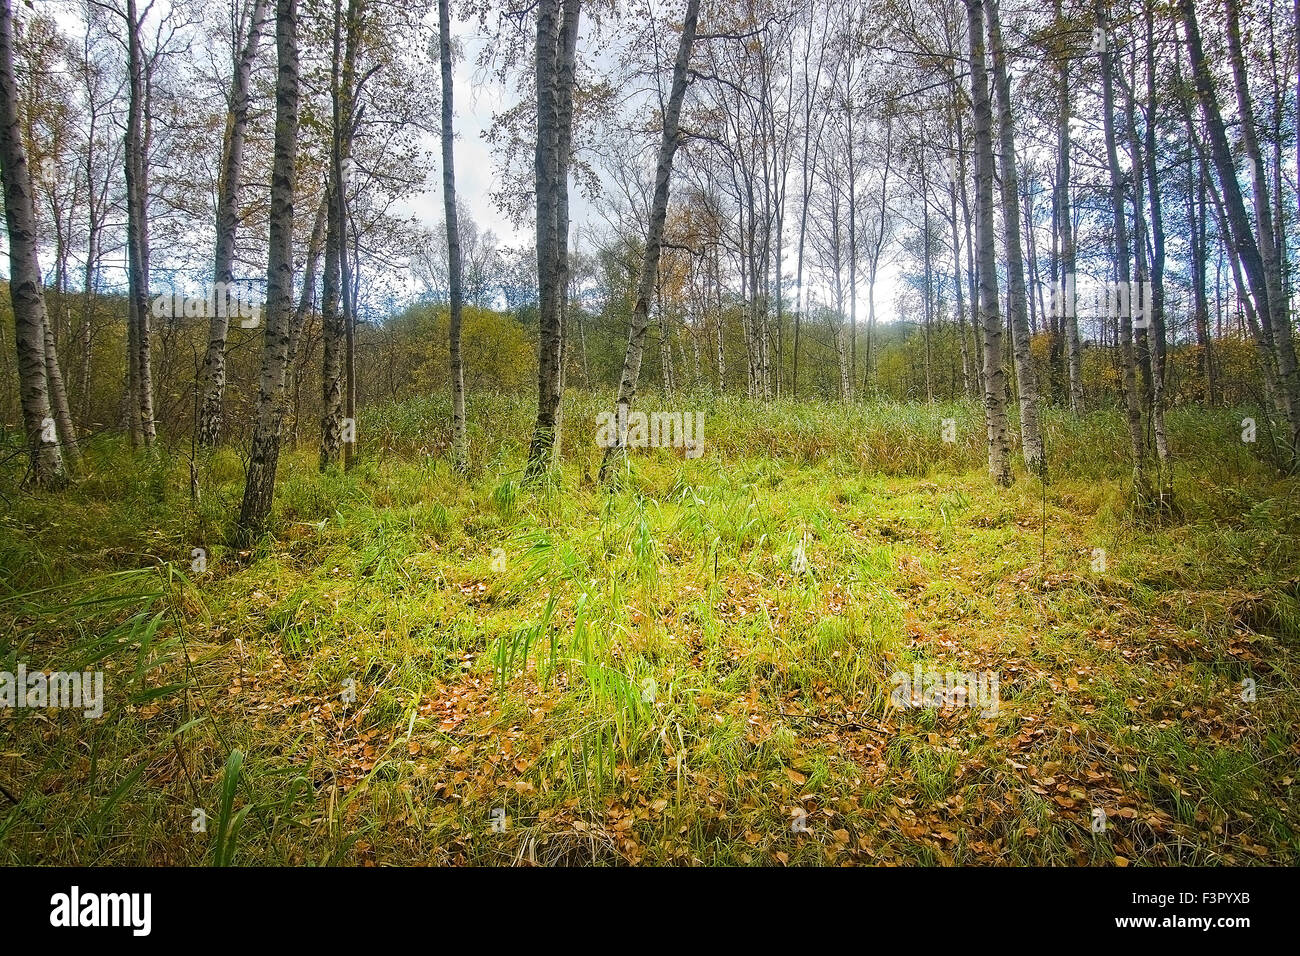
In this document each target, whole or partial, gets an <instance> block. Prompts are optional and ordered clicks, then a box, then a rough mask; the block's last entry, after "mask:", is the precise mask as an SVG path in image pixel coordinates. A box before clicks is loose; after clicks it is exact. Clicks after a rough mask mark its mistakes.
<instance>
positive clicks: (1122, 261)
mask: <svg viewBox="0 0 1300 956" xmlns="http://www.w3.org/2000/svg"><path fill="white" fill-rule="evenodd" d="M1104 3H1105V0H1097V2H1096V7H1095V9H1096V15H1097V26H1098V29H1099V30H1100V31H1101V33H1100V34H1099V36H1101V37H1103V40H1102V43H1101V50H1100V58H1101V91H1102V93H1101V95H1102V128H1103V133H1104V135H1105V139H1106V163H1107V166H1108V168H1109V171H1110V203H1111V219H1112V222H1113V227H1114V230H1115V245H1114V259H1115V274H1116V278H1117V281H1118V283H1119V288H1120V289H1121V290H1129V289H1131V288H1132V285H1131V272H1130V269H1129V242H1128V224H1127V220H1126V219H1125V217H1124V178H1123V171H1122V170H1121V169H1120V167H1119V151H1118V148H1117V146H1116V141H1115V93H1114V77H1113V75H1112V72H1111V71H1112V69H1113V66H1112V60H1111V52H1110V32H1109V30H1108V29H1107V27H1108V25H1109V24H1108V21H1107V16H1106V8H1105V6H1104ZM1132 298H1133V297H1132V295H1131V294H1130V295H1129V300H1130V302H1131V300H1132ZM1119 299H1120V308H1119V310H1118V311H1119V316H1118V319H1119V346H1120V358H1121V362H1122V375H1123V390H1124V406H1125V414H1126V420H1127V422H1128V431H1129V444H1130V447H1131V451H1132V455H1133V490H1134V493H1135V494H1136V496H1137V497H1138V500H1139V501H1142V502H1145V501H1146V499H1147V497H1148V487H1147V480H1146V442H1145V440H1144V438H1143V435H1142V405H1141V399H1140V397H1139V395H1138V387H1137V356H1136V355H1135V353H1134V348H1133V311H1132V308H1131V307H1125V305H1124V302H1123V292H1121V294H1120V296H1119Z"/></svg>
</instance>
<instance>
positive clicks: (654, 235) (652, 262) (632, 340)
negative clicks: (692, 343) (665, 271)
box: [599, 0, 700, 484]
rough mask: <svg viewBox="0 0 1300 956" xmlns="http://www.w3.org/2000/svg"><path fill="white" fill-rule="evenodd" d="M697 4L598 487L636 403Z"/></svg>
mask: <svg viewBox="0 0 1300 956" xmlns="http://www.w3.org/2000/svg"><path fill="white" fill-rule="evenodd" d="M699 13H700V0H687V2H686V16H685V19H684V20H683V21H682V35H681V39H680V41H679V42H678V45H677V59H676V61H675V62H674V64H673V84H672V88H671V90H670V91H669V94H668V104H667V106H666V107H665V109H664V127H663V137H662V139H661V140H660V143H659V158H658V160H657V161H656V163H655V192H654V200H653V202H652V204H651V206H650V222H649V227H648V229H647V230H646V244H645V256H644V258H643V259H642V262H641V275H640V277H639V279H638V282H637V292H636V305H635V306H633V308H632V322H631V327H630V328H629V329H628V335H627V351H626V352H625V353H624V355H623V374H622V375H621V377H620V378H619V383H618V399H617V404H616V408H615V413H616V414H615V420H616V421H617V422H618V431H617V435H616V440H615V443H614V444H613V445H610V446H608V447H607V448H606V449H605V455H604V458H603V459H602V461H601V463H600V477H599V480H600V482H601V483H602V484H604V483H606V482H608V481H609V480H610V478H611V477H612V476H613V475H614V473H615V471H616V469H617V467H618V462H619V459H620V456H621V455H622V454H623V453H624V449H625V448H626V446H627V424H626V423H627V419H628V412H629V411H630V410H631V407H632V400H633V399H634V398H636V388H637V381H638V379H639V378H640V375H641V358H642V354H643V353H644V350H645V334H646V327H647V326H648V325H649V324H650V296H651V294H652V293H653V292H654V287H655V283H656V280H657V278H658V275H659V256H660V253H661V251H662V248H663V236H664V221H665V220H666V219H667V217H668V185H669V181H670V180H671V179H672V172H673V156H674V155H675V154H676V152H677V146H678V143H679V142H680V139H681V137H680V123H681V112H682V100H683V99H684V98H685V96H686V81H687V69H688V68H689V66H690V61H691V49H692V47H693V46H694V44H695V27H696V23H697V21H698V19H699Z"/></svg>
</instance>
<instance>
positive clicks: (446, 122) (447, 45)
mask: <svg viewBox="0 0 1300 956" xmlns="http://www.w3.org/2000/svg"><path fill="white" fill-rule="evenodd" d="M450 6H451V0H438V59H439V61H440V63H441V66H442V201H443V205H444V206H445V207H446V216H447V276H448V280H447V285H448V288H449V290H450V300H451V301H450V304H449V307H450V311H451V316H450V319H449V332H448V353H449V356H450V361H451V459H452V464H453V465H454V466H455V468H456V470H457V471H458V472H460V473H461V474H464V473H465V472H466V471H468V470H469V444H468V439H467V437H466V434H465V371H464V368H463V367H462V365H461V358H460V323H461V284H460V278H461V265H460V224H459V222H458V220H457V217H456V168H455V149H454V148H453V147H454V141H453V139H452V133H453V125H454V124H453V120H452V117H453V110H452V69H451V11H450Z"/></svg>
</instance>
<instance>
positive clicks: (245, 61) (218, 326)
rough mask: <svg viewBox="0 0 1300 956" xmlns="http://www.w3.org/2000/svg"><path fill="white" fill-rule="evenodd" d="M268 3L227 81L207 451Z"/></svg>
mask: <svg viewBox="0 0 1300 956" xmlns="http://www.w3.org/2000/svg"><path fill="white" fill-rule="evenodd" d="M267 3H268V0H253V6H252V12H251V14H250V15H249V21H248V32H247V35H246V37H245V41H244V46H243V49H242V51H241V52H240V54H239V57H238V59H237V60H236V62H235V69H234V74H233V76H232V77H231V80H230V101H229V106H228V108H227V111H226V135H225V142H224V149H223V150H222V156H221V170H220V176H219V183H218V190H217V216H216V222H217V247H216V255H215V256H214V262H213V270H212V276H213V303H214V305H215V306H216V308H214V309H213V310H212V315H211V316H210V317H209V325H208V349H207V352H206V353H205V354H204V356H203V367H202V370H201V371H200V375H199V420H198V426H197V431H198V435H197V438H198V444H199V446H200V447H203V448H211V447H213V446H215V445H216V444H217V442H218V441H219V440H220V438H221V414H222V401H223V398H224V394H225V388H226V335H227V334H228V333H229V331H230V316H229V314H228V310H227V309H226V308H223V307H222V304H223V303H225V302H227V301H228V298H227V292H228V291H229V289H230V286H231V284H232V283H233V282H234V278H235V275H234V261H235V235H236V232H237V231H238V228H239V198H240V192H241V189H242V187H243V166H244V137H245V133H246V131H247V129H248V110H249V105H250V95H249V84H250V81H251V77H252V73H253V63H254V61H255V60H256V59H257V46H258V43H259V41H260V40H261V36H262V24H263V21H264V20H265V18H266V7H267Z"/></svg>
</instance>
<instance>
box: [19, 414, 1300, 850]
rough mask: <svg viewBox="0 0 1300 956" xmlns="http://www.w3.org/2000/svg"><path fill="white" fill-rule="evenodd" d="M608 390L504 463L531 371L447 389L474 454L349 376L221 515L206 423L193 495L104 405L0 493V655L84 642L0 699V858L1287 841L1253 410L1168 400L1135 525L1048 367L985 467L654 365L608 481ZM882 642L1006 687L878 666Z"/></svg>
mask: <svg viewBox="0 0 1300 956" xmlns="http://www.w3.org/2000/svg"><path fill="white" fill-rule="evenodd" d="M602 401H604V399H603V398H602V397H599V396H591V395H582V394H571V395H570V401H569V402H567V403H566V410H565V422H566V424H565V431H564V436H563V438H564V440H563V466H562V467H561V469H559V470H558V471H557V473H556V474H555V475H554V476H553V477H552V479H551V480H549V481H548V482H546V483H544V484H542V485H540V486H536V487H533V486H528V485H525V484H524V483H523V482H522V464H523V454H524V446H523V442H524V441H525V440H526V438H527V435H528V430H529V425H530V419H529V415H530V404H531V403H530V402H528V401H527V400H526V399H524V398H519V399H511V398H505V397H494V396H481V397H479V398H478V399H477V400H476V401H474V402H473V403H472V404H471V409H470V415H471V431H470V439H471V451H472V457H473V468H472V471H471V474H470V475H469V476H468V477H467V478H461V477H459V476H457V475H456V474H455V473H454V472H453V471H452V469H451V468H450V466H449V464H448V462H447V461H446V460H445V458H442V457H431V455H430V452H431V451H436V450H438V449H445V448H446V447H447V446H448V439H449V434H448V431H449V430H448V421H449V417H450V416H449V414H448V413H447V407H446V403H445V402H442V401H440V400H437V399H429V400H427V401H419V402H409V403H405V404H403V405H400V406H396V407H385V408H372V409H369V410H368V411H367V412H366V413H364V414H363V416H362V419H361V422H360V425H359V428H358V434H359V437H360V439H361V447H360V464H359V465H358V467H357V468H356V469H355V470H354V471H353V472H351V473H349V474H346V475H344V474H339V473H329V474H324V475H322V474H320V473H319V472H318V471H317V470H316V467H315V466H316V454H315V451H314V450H313V449H311V448H309V447H303V448H300V449H291V450H288V451H286V453H285V455H284V456H283V457H282V460H281V470H280V476H279V486H278V494H277V500H276V506H275V513H274V516H273V517H274V520H273V531H272V533H271V534H269V535H268V536H267V537H266V538H264V539H263V540H262V541H260V542H258V544H257V545H256V546H255V547H254V548H252V549H251V550H249V551H244V552H241V551H238V550H235V549H234V548H232V547H231V546H230V545H229V544H228V543H227V542H229V541H232V540H233V535H232V533H231V532H232V528H231V519H232V516H233V514H234V513H235V511H236V510H237V506H238V501H239V495H240V492H241V482H242V469H241V466H240V462H239V459H238V457H237V456H236V455H235V454H234V453H233V452H231V451H222V452H218V453H216V454H215V455H213V456H212V457H211V458H210V459H208V460H205V461H203V462H201V463H200V474H201V479H202V481H201V483H202V490H203V494H202V498H201V500H200V501H198V502H192V501H191V500H190V498H189V484H188V465H187V462H186V461H185V460H184V459H183V458H180V457H174V456H171V455H169V454H167V453H166V452H162V453H160V454H159V455H158V456H157V457H156V458H155V459H154V460H152V461H150V460H146V459H144V458H140V457H133V456H132V455H131V454H130V453H129V452H128V451H126V450H125V449H124V448H123V447H122V446H121V445H120V444H117V443H116V442H114V441H111V440H107V439H103V440H100V441H99V442H98V443H95V444H92V445H91V447H90V448H89V449H88V454H87V458H88V467H87V475H86V476H85V477H84V478H83V479H82V480H81V481H79V482H78V483H77V484H76V485H75V486H74V487H72V488H71V489H69V490H67V491H65V492H61V493H58V494H48V495H47V494H28V493H16V492H8V495H9V497H8V501H7V504H6V505H5V508H4V510H3V512H2V513H0V634H3V635H4V637H2V638H0V670H13V669H14V668H15V667H16V664H17V662H18V661H19V660H22V661H25V662H26V663H27V666H28V668H29V669H36V668H48V669H56V670H58V669H61V670H69V669H73V668H80V667H99V668H102V669H103V670H104V672H105V712H104V716H103V717H102V718H100V719H87V718H84V717H83V716H82V715H81V714H80V713H79V712H69V711H61V710H49V711H41V710H27V709H18V710H13V711H0V740H2V741H3V745H2V746H0V787H3V788H4V792H3V793H0V862H3V863H75V864H157V863H190V864H200V863H212V864H232V863H233V864H235V865H240V864H257V863H270V864H283V863H295V864H299V863H312V864H337V863H358V862H360V863H372V862H373V863H379V864H383V863H412V862H427V863H452V862H469V863H500V864H504V863H538V864H553V863H597V864H619V863H628V862H642V863H687V864H689V863H734V864H770V863H789V864H792V865H793V864H822V865H824V864H838V863H846V862H852V863H881V862H899V863H912V864H947V863H958V864H960V863H1039V864H1110V863H1113V862H1115V861H1117V860H1119V861H1123V862H1127V863H1132V864H1170V863H1188V864H1218V863H1273V864H1284V863H1289V864H1294V863H1295V862H1297V858H1298V857H1300V853H1298V852H1297V850H1298V849H1300V809H1297V807H1300V801H1297V799H1296V793H1295V789H1294V779H1293V778H1294V777H1295V776H1297V771H1300V766H1297V765H1298V764H1300V750H1298V749H1297V748H1298V745H1297V740H1300V733H1298V732H1297V731H1298V730H1300V727H1298V724H1300V705H1298V704H1297V697H1296V689H1297V674H1298V670H1297V664H1296V650H1297V643H1298V642H1300V527H1298V524H1300V519H1298V518H1297V508H1296V494H1297V481H1296V480H1295V479H1291V478H1284V477H1280V476H1278V475H1277V474H1276V473H1274V472H1272V471H1271V470H1270V469H1269V468H1268V467H1267V466H1266V465H1265V464H1263V463H1261V462H1260V461H1259V460H1257V458H1256V457H1255V455H1254V454H1253V452H1254V451H1255V450H1254V449H1252V448H1250V447H1249V446H1243V445H1242V444H1241V442H1240V440H1239V435H1240V427H1239V422H1240V418H1241V416H1242V415H1244V414H1247V412H1246V411H1242V412H1241V413H1240V414H1238V413H1236V412H1234V411H1231V410H1223V411H1213V412H1208V411H1195V410H1190V411H1183V410H1180V411H1177V412H1175V413H1172V414H1171V415H1170V421H1169V426H1170V431H1171V439H1172V442H1173V446H1174V448H1175V451H1176V453H1177V455H1178V464H1177V468H1176V472H1175V475H1174V487H1175V491H1176V495H1177V500H1178V504H1179V508H1180V514H1179V517H1178V519H1177V521H1169V522H1166V523H1163V524H1159V525H1151V524H1146V523H1143V522H1139V521H1136V520H1135V519H1134V518H1133V517H1132V516H1131V515H1130V514H1128V513H1127V511H1126V502H1127V488H1126V486H1125V480H1126V476H1127V474H1128V466H1127V463H1126V459H1125V453H1124V448H1125V440H1124V431H1123V424H1122V421H1121V419H1120V417H1119V416H1118V415H1115V414H1111V413H1104V412H1099V413H1095V414H1093V415H1090V416H1087V417H1085V418H1082V419H1076V418H1074V417H1072V416H1070V415H1068V414H1066V413H1063V412H1059V411H1055V410H1049V411H1048V412H1047V413H1046V416H1045V426H1046V430H1047V448H1048V455H1049V463H1050V470H1051V481H1050V483H1049V484H1048V485H1047V486H1046V488H1044V487H1043V485H1041V484H1040V483H1039V481H1038V480H1037V479H1036V478H1033V477H1030V476H1026V475H1025V474H1023V472H1021V473H1019V474H1018V477H1017V480H1016V483H1015V484H1014V485H1013V486H1012V487H1011V488H1010V489H998V488H994V487H992V486H991V485H990V484H989V482H988V480H987V478H986V477H985V474H984V469H983V433H982V425H981V419H980V412H979V410H978V409H977V408H976V407H974V406H967V405H951V406H935V407H926V406H921V405H901V406H871V407H850V408H846V407H842V406H837V405H828V404H822V403H815V402H793V401H781V402H777V403H774V404H772V405H770V406H759V405H754V404H750V403H748V402H744V401H739V400H735V399H724V398H713V397H708V396H699V397H693V398H689V399H680V398H679V399H678V400H676V401H674V402H669V401H668V400H666V399H663V398H662V397H657V396H649V397H646V398H645V399H644V402H645V404H644V405H643V407H645V408H648V409H653V408H663V407H674V408H679V409H683V410H702V411H703V412H704V413H705V433H704V434H705V444H706V448H707V452H706V454H705V455H704V456H703V457H702V458H700V459H698V460H690V459H686V458H685V457H684V456H683V455H682V454H681V452H680V451H669V450H654V451H642V452H636V453H634V454H632V455H631V456H629V458H628V464H627V467H626V470H625V472H624V474H623V475H622V478H621V481H620V486H619V489H618V490H617V491H616V492H615V493H613V494H607V493H606V492H604V491H602V490H600V489H599V488H598V487H596V485H595V483H594V480H593V479H594V475H595V473H596V470H597V468H598V466H599V452H600V449H598V448H596V447H595V445H594V442H593V441H592V437H593V434H594V420H595V413H596V411H597V410H599V409H600V408H601V407H602ZM948 418H951V419H954V420H955V421H956V423H957V431H958V435H957V438H958V440H957V441H956V442H953V443H945V442H944V441H943V440H942V429H943V425H942V423H943V420H944V419H948ZM196 548H202V549H203V550H204V552H205V553H206V556H207V566H206V569H204V570H203V571H202V572H201V573H199V572H196V571H195V570H194V569H193V567H192V565H191V558H192V553H193V551H194V549H196ZM800 548H802V553H803V558H802V559H798V558H797V557H796V552H797V551H798V550H799V549H800ZM1096 549H1103V550H1104V551H1105V553H1106V568H1105V570H1104V571H1101V572H1094V571H1093V570H1092V568H1091V557H1092V555H1093V553H1094V551H1095V550H1096ZM913 664H919V665H920V666H921V667H922V668H923V669H933V670H936V671H946V670H954V671H963V672H970V671H992V672H994V673H997V674H998V675H999V679H1000V697H1001V706H1000V707H999V709H998V711H997V713H996V715H994V716H992V717H986V716H982V715H981V714H980V713H979V712H978V711H977V710H973V709H969V708H960V707H956V708H952V707H950V708H946V709H900V708H897V707H894V706H892V705H891V702H890V696H891V694H890V692H891V690H892V689H893V683H892V675H893V674H894V673H895V672H898V671H905V672H910V671H911V669H912V667H913ZM1247 680H1251V681H1254V686H1255V695H1254V699H1253V700H1243V695H1242V688H1243V686H1244V685H1243V682H1244V681H1247ZM6 794H7V795H6ZM1095 808H1100V809H1101V810H1103V811H1104V812H1105V814H1106V820H1107V828H1106V830H1105V831H1104V832H1102V833H1093V832H1092V830H1091V827H1090V823H1091V818H1092V813H1093V810H1094V809H1095ZM196 809H198V810H202V811H203V814H202V816H203V817H204V819H205V820H206V828H200V827H197V826H196V824H195V820H196V819H197V817H198V815H196V814H195V810H196ZM498 809H499V810H503V811H504V813H505V815H506V820H507V822H506V825H505V829H504V831H503V832H498V829H499V828H498V829H494V826H493V812H494V810H498ZM796 820H800V821H803V823H804V825H803V826H800V827H793V826H792V821H796Z"/></svg>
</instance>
